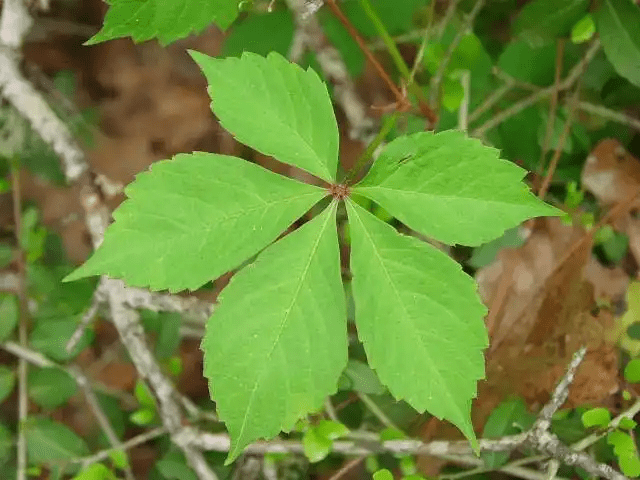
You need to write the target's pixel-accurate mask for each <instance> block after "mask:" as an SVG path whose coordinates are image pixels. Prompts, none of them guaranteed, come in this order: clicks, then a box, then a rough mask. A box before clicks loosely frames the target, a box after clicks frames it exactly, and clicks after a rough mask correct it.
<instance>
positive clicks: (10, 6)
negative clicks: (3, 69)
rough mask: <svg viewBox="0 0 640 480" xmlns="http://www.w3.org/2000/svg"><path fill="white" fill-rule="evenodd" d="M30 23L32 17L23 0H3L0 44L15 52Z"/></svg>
mask: <svg viewBox="0 0 640 480" xmlns="http://www.w3.org/2000/svg"><path fill="white" fill-rule="evenodd" d="M32 25H33V19H32V18H31V16H30V15H29V12H28V10H27V6H26V4H25V2H24V1H23V0H4V1H3V5H2V18H0V45H2V46H3V47H7V48H9V49H11V50H13V51H14V52H17V51H18V50H19V49H20V47H22V43H23V42H24V39H25V37H26V35H27V34H28V33H29V30H30V29H31V26H32Z"/></svg>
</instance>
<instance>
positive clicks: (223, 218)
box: [121, 192, 319, 243]
mask: <svg viewBox="0 0 640 480" xmlns="http://www.w3.org/2000/svg"><path fill="white" fill-rule="evenodd" d="M318 193H319V192H310V193H305V194H304V195H299V196H296V197H287V198H284V199H279V200H275V201H273V202H264V203H262V204H260V205H256V206H255V207H251V208H246V209H242V210H236V211H235V212H233V213H231V214H228V215H224V216H221V217H217V218H216V219H215V221H212V222H210V223H201V224H200V225H202V226H206V227H208V226H210V225H217V224H219V223H223V222H227V221H229V220H233V219H235V218H238V217H241V216H243V215H245V214H247V213H250V212H254V211H256V210H260V209H264V210H268V209H270V208H272V207H273V206H274V205H277V204H279V203H286V202H291V201H294V200H301V199H303V198H304V197H307V196H312V195H318ZM144 215H145V216H157V215H156V214H152V213H145V214H144ZM160 218H163V219H166V218H165V217H160ZM176 221H177V220H176ZM292 221H295V219H293V220H292ZM137 224H138V222H136V225H137ZM121 228H122V230H123V231H125V232H139V231H140V230H139V229H136V228H128V227H124V226H123V227H121ZM199 230H200V229H199ZM201 230H202V231H211V229H209V228H202V229H201ZM193 233H194V231H193V229H191V230H189V231H185V232H183V233H180V234H177V235H175V236H174V237H172V238H167V239H166V240H165V242H162V241H160V242H159V243H171V242H174V241H176V240H179V239H181V238H183V237H184V236H185V235H193Z"/></svg>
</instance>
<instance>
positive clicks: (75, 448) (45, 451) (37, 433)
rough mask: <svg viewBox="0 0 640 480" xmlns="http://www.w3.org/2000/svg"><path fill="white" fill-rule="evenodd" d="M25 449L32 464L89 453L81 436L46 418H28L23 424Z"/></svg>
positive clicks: (67, 458)
mask: <svg viewBox="0 0 640 480" xmlns="http://www.w3.org/2000/svg"><path fill="white" fill-rule="evenodd" d="M25 433H26V438H27V451H28V453H29V462H30V463H32V464H37V463H44V462H51V461H56V460H69V459H71V458H76V457H79V456H84V455H88V454H89V449H88V448H87V445H86V443H85V442H84V440H83V439H82V438H80V437H79V436H78V435H77V434H76V433H74V432H73V431H72V430H70V429H69V428H68V427H67V426H65V425H63V424H61V423H58V422H55V421H53V420H50V419H48V418H42V417H36V418H30V419H29V420H28V421H27V423H26V425H25Z"/></svg>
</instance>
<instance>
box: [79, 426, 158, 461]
mask: <svg viewBox="0 0 640 480" xmlns="http://www.w3.org/2000/svg"><path fill="white" fill-rule="evenodd" d="M168 433H169V431H168V430H167V428H166V427H158V428H154V429H153V430H149V431H148V432H144V433H141V434H140V435H136V436H135V437H133V438H131V439H130V440H127V441H126V442H122V445H120V447H119V448H107V449H105V450H101V451H99V452H98V453H95V454H93V455H90V456H88V457H81V458H74V459H71V460H70V461H71V462H72V463H81V464H82V465H83V466H87V465H91V464H93V463H97V462H101V461H102V460H106V459H107V458H109V455H111V454H112V453H113V452H116V451H127V450H130V449H132V448H134V447H137V446H138V445H142V444H144V443H147V442H150V441H151V440H154V439H156V438H158V437H161V436H162V435H166V434H168Z"/></svg>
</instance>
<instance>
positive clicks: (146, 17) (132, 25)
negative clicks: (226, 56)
mask: <svg viewBox="0 0 640 480" xmlns="http://www.w3.org/2000/svg"><path fill="white" fill-rule="evenodd" d="M107 3H108V4H109V10H108V11H107V14H106V16H105V17H104V26H103V27H102V29H101V30H100V31H99V32H98V33H97V34H96V35H94V36H93V37H91V38H90V39H89V40H88V41H87V42H86V43H85V45H94V44H96V43H100V42H106V41H107V40H113V39H114V38H122V37H131V38H132V39H133V41H134V42H144V41H146V40H151V39H152V38H157V39H158V40H159V41H160V43H161V44H163V45H166V44H168V43H170V42H173V41H174V40H178V39H180V38H184V37H186V36H187V35H190V34H192V33H200V32H201V31H202V30H204V29H205V28H206V27H208V26H209V25H211V24H212V23H215V24H216V25H218V27H220V28H221V29H223V30H226V29H227V28H228V27H229V25H231V23H232V22H233V21H234V20H235V19H236V17H237V16H238V13H239V12H238V0H170V1H165V0H107Z"/></svg>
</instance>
